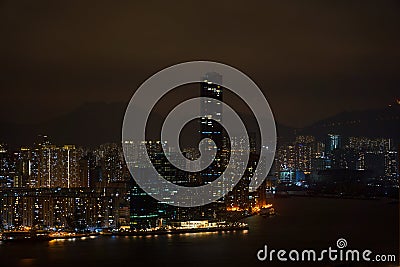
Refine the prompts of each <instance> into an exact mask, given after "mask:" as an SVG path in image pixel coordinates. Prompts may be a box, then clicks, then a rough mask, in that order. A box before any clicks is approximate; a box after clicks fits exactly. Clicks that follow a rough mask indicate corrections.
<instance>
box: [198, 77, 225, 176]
mask: <svg viewBox="0 0 400 267" xmlns="http://www.w3.org/2000/svg"><path fill="white" fill-rule="evenodd" d="M220 84H222V76H221V75H220V74H218V73H216V72H209V73H206V74H205V76H204V77H203V82H202V83H201V87H200V96H201V97H207V98H213V99H216V100H218V101H221V102H222V100H223V91H222V87H221V86H220ZM200 109H201V110H200V112H201V116H202V117H201V120H200V139H204V138H209V139H212V140H213V141H214V143H215V145H216V148H217V155H216V158H215V161H214V162H213V164H211V165H210V166H209V167H208V168H207V169H206V170H204V171H203V172H202V173H201V182H202V183H203V184H205V183H210V182H212V181H214V180H215V179H217V178H218V177H219V176H220V175H221V174H222V165H223V156H222V151H223V145H224V142H223V140H224V138H223V127H222V125H221V124H220V123H222V104H221V103H215V102H212V101H210V100H207V99H205V100H203V101H202V102H201V106H200ZM212 148H213V144H212V142H211V141H210V142H209V144H208V147H207V148H206V149H208V150H211V149H212Z"/></svg>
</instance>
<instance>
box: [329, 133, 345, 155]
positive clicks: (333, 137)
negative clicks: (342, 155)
mask: <svg viewBox="0 0 400 267" xmlns="http://www.w3.org/2000/svg"><path fill="white" fill-rule="evenodd" d="M341 147H342V137H341V136H340V135H338V134H329V135H328V142H327V145H326V148H327V152H328V153H331V152H332V151H333V150H335V149H339V148H341Z"/></svg>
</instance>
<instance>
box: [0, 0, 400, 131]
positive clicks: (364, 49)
mask: <svg viewBox="0 0 400 267" xmlns="http://www.w3.org/2000/svg"><path fill="white" fill-rule="evenodd" d="M232 2H235V4H233V3H232ZM399 14H400V2H399V1H321V0H317V1H258V2H255V1H254V2H253V1H210V2H206V1H179V2H178V1H176V2H174V1H108V2H103V1H98V0H96V1H22V0H17V1H15V0H11V1H1V0H0V38H1V39H0V62H1V64H0V90H1V91H0V92H1V93H0V101H1V102H0V103H1V107H0V114H1V116H0V120H1V121H4V120H6V121H13V122H27V121H33V122H35V121H42V120H46V119H48V118H51V117H54V116H57V115H59V114H62V113H65V112H69V111H71V110H73V109H75V108H77V107H78V106H80V105H82V104H83V103H85V102H93V101H106V102H115V101H118V102H119V101H123V102H128V101H129V99H130V97H131V96H132V94H133V92H134V90H135V89H136V88H137V87H138V86H139V85H140V84H141V82H143V81H144V80H145V79H146V78H148V77H149V76H150V75H152V74H154V73H155V72H157V71H159V70H161V69H162V68H164V67H167V66H170V65H173V64H176V63H179V62H184V61H191V60H212V61H218V62H222V63H226V64H229V65H231V66H234V67H236V68H238V69H240V70H241V71H243V72H245V73H246V74H248V75H249V76H250V77H251V78H252V79H253V80H254V81H255V82H256V83H257V84H258V85H259V86H260V87H261V88H262V90H263V91H264V93H265V95H266V96H267V99H268V101H269V102H270V104H271V106H272V109H273V110H274V113H275V116H276V118H277V120H278V121H280V122H281V123H284V124H287V125H290V126H304V125H307V124H309V123H312V122H314V121H316V120H318V119H322V118H325V117H328V116H330V115H333V114H336V113H338V112H341V111H345V110H354V109H368V108H375V107H382V106H385V105H387V104H389V103H390V102H392V101H393V100H394V99H395V97H398V96H399V95H398V92H399V85H400V75H399V74H400V73H399V70H400V34H399V33H400V16H399Z"/></svg>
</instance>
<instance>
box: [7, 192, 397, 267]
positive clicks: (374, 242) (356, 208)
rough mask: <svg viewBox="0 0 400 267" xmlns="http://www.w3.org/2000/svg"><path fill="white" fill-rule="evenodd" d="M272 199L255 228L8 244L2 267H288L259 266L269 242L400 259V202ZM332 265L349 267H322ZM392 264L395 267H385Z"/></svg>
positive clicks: (252, 222)
mask: <svg viewBox="0 0 400 267" xmlns="http://www.w3.org/2000/svg"><path fill="white" fill-rule="evenodd" d="M271 201H272V202H273V204H274V206H275V207H276V210H277V211H278V213H279V214H278V216H276V217H273V218H263V217H260V216H255V217H251V218H248V219H246V222H247V223H248V224H249V227H250V230H249V231H236V232H226V233H196V234H181V235H171V236H154V237H97V238H94V239H89V238H87V239H85V240H75V241H68V240H65V241H54V240H53V241H50V242H45V243H30V244H28V243H26V244H22V243H19V244H17V243H14V244H12V243H7V244H5V243H1V244H0V266H7V267H8V266H44V267H46V266H117V265H125V266H143V265H147V266H267V265H268V266H271V265H279V266H286V265H288V264H287V263H286V264H282V263H280V264H279V263H277V262H274V263H273V264H271V263H268V262H259V261H258V260H257V258H256V253H257V251H258V250H259V249H261V248H262V247H263V246H264V245H265V244H267V245H268V247H269V248H273V249H287V250H290V249H295V248H298V249H306V248H309V249H311V248H315V249H318V248H321V249H324V248H327V247H329V246H332V247H335V246H336V240H337V239H339V238H345V239H346V240H347V242H348V247H350V248H356V249H360V250H361V249H370V250H372V251H374V252H376V253H380V254H396V255H397V257H398V254H399V208H398V204H393V203H392V204H391V203H389V202H388V201H371V200H339V199H318V198H288V199H274V200H271ZM292 265H293V264H292ZM332 265H333V266H335V265H339V266H343V265H340V264H324V265H323V266H332ZM385 265H390V264H384V265H382V264H381V265H379V266H385ZM392 265H394V264H392ZM345 266H346V265H345ZM350 266H354V265H350ZM356 266H358V265H356ZM361 266H362V265H361ZM368 266H373V265H368Z"/></svg>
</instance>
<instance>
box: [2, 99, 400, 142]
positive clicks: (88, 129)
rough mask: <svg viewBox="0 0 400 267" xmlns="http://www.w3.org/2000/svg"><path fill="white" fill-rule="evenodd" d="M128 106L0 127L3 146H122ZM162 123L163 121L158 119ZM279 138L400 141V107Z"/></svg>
mask: <svg viewBox="0 0 400 267" xmlns="http://www.w3.org/2000/svg"><path fill="white" fill-rule="evenodd" d="M125 108H126V104H125V103H110V104H107V103H98V102H96V103H87V104H84V105H82V106H81V107H79V108H77V109H75V110H74V111H72V112H70V113H67V114H64V115H62V116H59V117H57V118H54V119H51V120H49V121H46V122H43V123H37V124H13V123H1V125H2V127H1V130H0V142H5V143H9V144H10V145H11V146H12V147H19V146H23V145H31V144H32V143H33V142H34V140H35V138H36V136H37V135H38V134H47V135H49V136H50V137H51V140H52V141H53V142H54V143H56V144H77V145H83V146H96V145H99V144H102V143H108V142H120V138H121V125H122V120H123V116H124V112H125ZM157 119H159V120H161V118H157ZM277 131H278V136H279V137H283V138H292V137H294V136H295V135H299V134H310V135H315V136H316V137H319V138H323V137H324V136H326V135H327V134H328V133H338V134H343V135H349V136H369V137H387V138H393V139H395V140H397V141H399V139H400V105H396V106H393V107H386V108H383V109H374V110H364V111H350V112H342V113H340V114H337V115H335V116H332V117H330V118H327V119H324V120H321V121H318V122H316V123H314V124H313V125H310V126H308V127H305V128H302V129H294V128H291V127H287V126H283V125H281V124H279V123H277Z"/></svg>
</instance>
